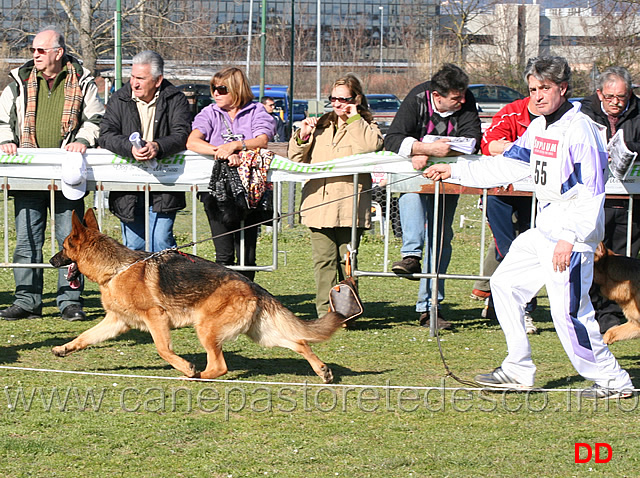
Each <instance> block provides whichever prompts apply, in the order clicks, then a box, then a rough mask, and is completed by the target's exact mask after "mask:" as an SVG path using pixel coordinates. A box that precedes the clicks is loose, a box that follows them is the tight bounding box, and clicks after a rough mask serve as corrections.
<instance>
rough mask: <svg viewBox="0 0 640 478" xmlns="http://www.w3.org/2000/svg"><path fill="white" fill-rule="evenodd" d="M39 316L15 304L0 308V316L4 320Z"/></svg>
mask: <svg viewBox="0 0 640 478" xmlns="http://www.w3.org/2000/svg"><path fill="white" fill-rule="evenodd" d="M40 317H41V315H40V314H36V313H35V312H31V311H30V310H24V309H23V308H22V307H20V306H19V305H15V304H13V305H12V306H11V307H7V308H6V309H4V310H0V318H2V319H4V320H20V319H39V318H40Z"/></svg>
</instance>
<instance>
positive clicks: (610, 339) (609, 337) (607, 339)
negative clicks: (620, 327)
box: [602, 327, 618, 345]
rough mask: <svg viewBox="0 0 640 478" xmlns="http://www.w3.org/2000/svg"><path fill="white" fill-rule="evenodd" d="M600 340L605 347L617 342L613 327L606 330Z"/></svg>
mask: <svg viewBox="0 0 640 478" xmlns="http://www.w3.org/2000/svg"><path fill="white" fill-rule="evenodd" d="M602 340H604V343H605V344H607V345H611V344H612V343H614V342H617V340H618V338H617V337H616V332H615V327H613V328H611V329H609V330H607V331H606V332H605V334H604V336H603V337H602Z"/></svg>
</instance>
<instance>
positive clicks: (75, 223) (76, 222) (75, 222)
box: [71, 211, 84, 234]
mask: <svg viewBox="0 0 640 478" xmlns="http://www.w3.org/2000/svg"><path fill="white" fill-rule="evenodd" d="M80 231H84V225H83V224H82V221H81V220H80V218H79V217H78V215H77V214H76V212H75V211H72V212H71V234H78V232H80Z"/></svg>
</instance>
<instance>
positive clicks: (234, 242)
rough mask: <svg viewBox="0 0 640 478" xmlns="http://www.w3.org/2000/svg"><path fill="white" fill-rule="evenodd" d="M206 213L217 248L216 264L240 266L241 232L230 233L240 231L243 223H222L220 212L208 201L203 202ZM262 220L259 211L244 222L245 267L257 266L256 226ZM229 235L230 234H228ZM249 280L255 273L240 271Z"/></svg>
mask: <svg viewBox="0 0 640 478" xmlns="http://www.w3.org/2000/svg"><path fill="white" fill-rule="evenodd" d="M203 204H204V211H205V213H206V214H207V219H208V220H209V227H210V228H211V235H212V236H213V244H214V246H215V248H216V263H218V264H222V265H225V266H236V265H239V264H240V235H241V234H240V232H239V231H238V232H230V231H236V230H238V229H240V227H241V222H240V221H238V222H232V223H222V222H221V221H220V216H221V215H220V212H219V210H218V209H217V208H216V207H215V206H213V205H212V204H211V202H209V201H207V200H203ZM261 219H262V214H261V213H260V212H258V211H252V212H250V213H249V214H248V215H247V217H246V218H245V220H244V226H245V227H248V226H253V227H248V228H247V229H245V230H244V265H245V266H255V265H256V245H257V243H258V227H259V226H255V224H257V223H258V222H260V220H261ZM226 233H228V234H226ZM238 272H240V273H241V274H242V275H244V276H245V277H246V278H247V279H250V280H253V279H254V277H255V275H256V272H255V271H238Z"/></svg>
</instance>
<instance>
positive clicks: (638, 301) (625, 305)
mask: <svg viewBox="0 0 640 478" xmlns="http://www.w3.org/2000/svg"><path fill="white" fill-rule="evenodd" d="M593 282H594V283H595V284H598V285H599V286H600V293H601V294H602V295H603V296H604V297H606V298H607V299H610V300H614V301H616V302H617V303H618V305H620V308H621V309H622V312H623V313H624V316H625V317H626V319H627V322H626V323H624V324H622V325H617V326H616V327H611V328H610V329H609V330H607V331H606V332H605V334H604V337H603V339H604V342H605V343H606V344H612V343H614V342H617V341H619V340H629V339H635V338H638V337H640V259H634V258H633V257H627V256H620V255H618V254H614V253H613V251H611V250H609V249H607V248H606V247H605V245H604V244H603V243H602V242H601V243H600V244H598V247H597V248H596V252H595V254H594V265H593Z"/></svg>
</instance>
